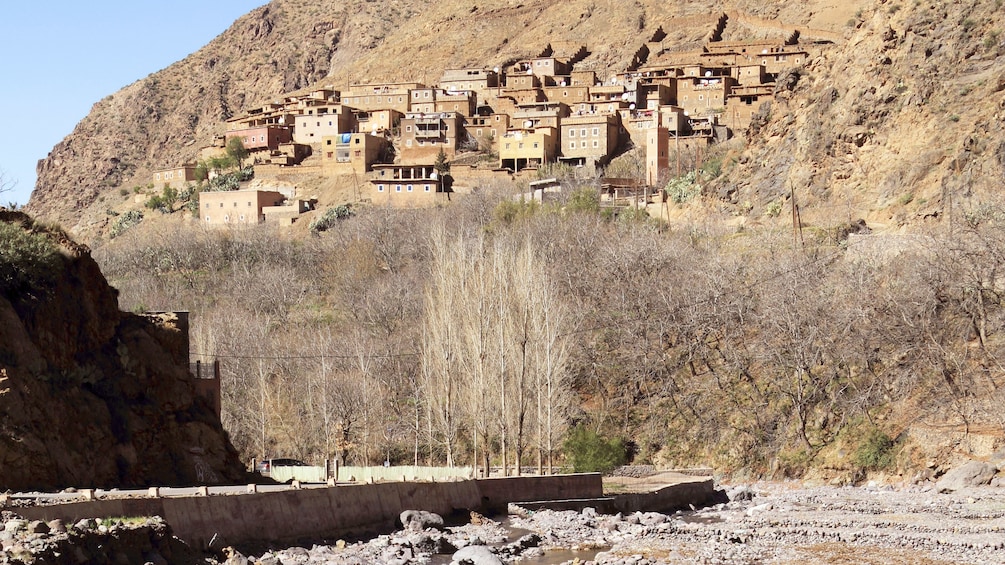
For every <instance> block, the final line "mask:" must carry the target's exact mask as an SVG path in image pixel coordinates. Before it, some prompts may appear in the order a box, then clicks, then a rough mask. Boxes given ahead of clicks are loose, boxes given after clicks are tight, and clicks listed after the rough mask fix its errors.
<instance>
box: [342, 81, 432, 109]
mask: <svg viewBox="0 0 1005 565" xmlns="http://www.w3.org/2000/svg"><path fill="white" fill-rule="evenodd" d="M417 88H425V85H424V84H422V83H418V82H397V83H387V84H354V85H352V87H351V88H350V89H349V91H348V92H343V93H342V103H343V104H345V105H346V106H352V107H353V108H358V109H360V110H363V111H367V112H369V111H374V110H395V111H397V112H399V113H401V114H404V113H406V112H409V111H411V103H412V101H411V92H412V90H414V89H417Z"/></svg>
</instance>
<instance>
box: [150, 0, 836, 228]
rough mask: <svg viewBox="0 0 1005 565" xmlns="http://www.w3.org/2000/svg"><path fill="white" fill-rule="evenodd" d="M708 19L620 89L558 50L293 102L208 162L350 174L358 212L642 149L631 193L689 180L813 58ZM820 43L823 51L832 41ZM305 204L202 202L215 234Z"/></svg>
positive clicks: (246, 118)
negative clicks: (218, 228) (690, 169)
mask: <svg viewBox="0 0 1005 565" xmlns="http://www.w3.org/2000/svg"><path fill="white" fill-rule="evenodd" d="M737 17H738V16H733V18H734V19H735V18H737ZM706 19H707V22H708V23H709V25H710V27H711V29H710V31H709V32H708V34H707V36H706V38H705V41H704V42H703V43H702V44H701V45H700V46H698V47H697V48H691V49H682V48H681V47H680V46H669V45H664V44H663V40H664V38H665V37H666V33H665V32H664V31H663V30H662V28H661V29H659V30H657V32H656V33H655V34H654V35H653V36H652V37H651V38H649V40H648V41H647V42H645V43H644V44H643V45H642V46H641V47H640V48H639V49H638V50H637V52H636V53H635V54H634V57H633V59H632V64H631V65H629V67H628V68H627V69H625V70H624V71H623V72H620V73H617V74H615V75H614V76H608V77H602V76H598V75H597V73H596V72H595V71H593V70H586V69H580V68H578V67H579V64H580V63H581V62H582V61H583V60H584V59H586V58H587V57H588V56H589V51H588V48H587V46H585V45H581V44H573V43H557V42H552V43H550V44H549V45H547V47H546V48H544V49H543V50H542V51H541V52H540V54H538V55H537V56H536V57H531V58H527V59H522V60H517V61H509V62H506V63H505V64H503V65H500V66H497V67H494V68H491V69H489V68H459V69H449V70H446V71H444V73H443V75H442V76H441V77H440V78H439V80H438V81H437V82H436V83H435V84H432V85H427V84H423V83H420V82H396V83H381V84H351V85H349V86H348V87H347V88H345V89H342V90H339V89H336V88H335V86H334V85H328V86H325V87H316V88H312V89H306V90H302V91H297V92H291V93H288V94H286V95H284V96H283V98H282V99H281V100H276V101H273V102H270V103H268V104H264V105H262V106H260V107H255V108H251V109H248V110H246V111H245V112H243V113H241V114H240V115H237V116H234V117H232V118H230V119H229V120H227V122H226V132H225V133H223V134H222V135H219V136H217V138H216V140H215V142H214V144H213V145H212V146H210V147H205V148H203V149H202V150H201V151H200V158H202V159H206V158H211V157H213V156H218V155H220V154H223V153H224V152H225V151H226V147H227V142H228V141H229V140H231V139H232V138H238V139H240V140H241V141H242V142H243V145H244V148H245V149H246V150H247V151H248V152H249V159H250V160H251V162H252V163H254V176H255V178H256V179H260V180H262V179H279V178H283V177H284V176H288V175H289V174H290V173H294V172H295V173H296V174H297V175H303V174H314V175H318V176H321V177H336V176H343V175H344V176H347V177H349V178H351V179H352V183H353V184H354V186H355V187H356V193H357V195H358V198H359V199H360V200H369V201H370V202H372V203H373V204H374V205H389V206H394V207H422V206H430V205H435V204H437V203H440V202H444V201H446V200H449V198H450V196H451V194H452V193H455V192H464V191H465V190H469V189H470V188H471V187H472V186H476V185H477V184H479V183H480V182H481V181H484V180H486V179H490V178H493V177H501V178H507V179H508V178H512V177H513V176H514V175H517V176H519V175H528V173H530V172H533V173H535V177H532V178H536V171H537V170H538V169H539V168H540V167H542V166H544V165H546V164H549V163H564V164H567V165H569V166H572V167H585V168H587V170H588V171H591V172H595V171H597V170H599V169H602V168H603V167H604V166H606V165H607V164H608V163H609V162H610V160H611V159H612V158H614V157H615V156H617V155H619V154H621V153H623V152H624V151H626V150H628V149H630V148H633V147H637V148H642V147H644V148H645V149H644V154H645V178H644V179H634V180H633V181H632V182H634V183H636V184H637V185H639V186H647V187H659V186H662V184H663V183H665V182H666V181H667V179H669V178H670V177H672V176H679V175H680V174H681V171H680V170H679V168H680V165H679V163H677V165H676V168H675V167H674V163H671V159H672V157H671V155H673V154H678V153H679V151H680V150H682V149H687V150H695V151H701V148H702V147H704V146H708V145H710V144H712V143H715V142H717V141H721V140H725V139H728V138H729V137H731V136H732V135H733V134H734V132H742V131H744V130H746V128H747V126H748V125H749V124H750V122H751V119H752V117H753V116H754V115H755V114H756V113H757V111H758V110H759V108H760V107H761V105H762V103H763V102H765V101H770V100H772V99H773V97H774V94H775V91H776V84H777V83H778V81H779V79H780V77H782V76H783V74H784V72H785V71H786V70H788V69H791V68H793V67H798V66H799V65H802V64H804V63H805V62H806V61H807V60H808V59H809V57H810V55H811V54H810V52H809V51H808V50H807V48H806V47H805V46H803V45H801V44H800V43H799V39H800V35H801V31H802V33H805V30H800V29H798V28H788V29H786V28H784V27H782V26H778V24H773V25H775V26H778V29H777V30H776V31H777V38H776V39H768V40H758V41H746V42H736V41H733V42H727V41H722V34H723V31H724V29H725V27H726V25H727V23H728V22H729V20H730V16H728V15H727V14H721V15H719V16H718V17H714V16H713V17H709V18H706ZM815 37H816V38H817V40H816V41H814V42H812V43H810V45H811V46H814V47H819V46H821V45H824V44H827V43H830V42H831V40H830V38H826V37H824V38H821V37H820V35H819V34H817V35H816V36H815ZM691 47H695V46H691ZM196 168H197V167H196V165H194V164H186V165H182V166H177V167H172V168H168V169H163V170H158V171H155V172H154V173H153V179H152V180H153V183H154V185H155V186H158V187H159V186H162V185H164V186H172V187H175V188H181V187H182V186H184V185H186V184H190V183H192V182H195V181H196ZM447 170H449V175H445V174H444V173H445V172H446V171H447ZM532 188H534V187H533V185H532ZM295 192H296V191H295V190H249V189H245V190H237V191H222V192H203V193H201V194H200V196H199V204H198V206H199V214H198V217H199V220H200V222H202V223H204V224H206V225H227V224H242V223H259V222H265V221H278V222H281V223H291V222H293V221H295V220H296V218H297V217H298V216H299V215H300V214H302V213H303V212H305V211H307V210H309V209H310V207H311V202H310V201H309V200H308V199H306V198H303V197H302V196H300V195H297V194H295Z"/></svg>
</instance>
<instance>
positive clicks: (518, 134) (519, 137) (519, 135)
mask: <svg viewBox="0 0 1005 565" xmlns="http://www.w3.org/2000/svg"><path fill="white" fill-rule="evenodd" d="M513 137H515V138H517V140H518V141H519V140H521V139H523V134H522V133H520V132H516V134H514V135H513Z"/></svg>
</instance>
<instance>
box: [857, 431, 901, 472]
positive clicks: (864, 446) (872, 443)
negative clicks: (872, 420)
mask: <svg viewBox="0 0 1005 565" xmlns="http://www.w3.org/2000/svg"><path fill="white" fill-rule="evenodd" d="M894 446H895V443H894V441H893V439H891V438H890V436H888V435H886V434H885V433H883V432H882V431H880V430H879V429H877V428H871V429H870V430H869V431H868V432H867V433H866V435H865V437H864V438H863V439H862V443H861V444H859V446H858V449H856V450H855V455H854V461H855V464H856V465H858V466H859V467H861V468H863V469H867V470H871V471H875V470H879V469H886V468H887V467H889V466H891V465H893V459H894V458H893V455H894V453H893V448H894Z"/></svg>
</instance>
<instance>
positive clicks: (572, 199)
mask: <svg viewBox="0 0 1005 565" xmlns="http://www.w3.org/2000/svg"><path fill="white" fill-rule="evenodd" d="M565 209H566V210H568V211H569V212H598V211H600V193H598V192H597V190H596V189H594V188H580V189H578V190H575V191H573V193H572V194H570V195H569V201H568V202H567V203H566V205H565Z"/></svg>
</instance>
